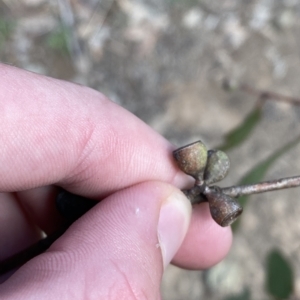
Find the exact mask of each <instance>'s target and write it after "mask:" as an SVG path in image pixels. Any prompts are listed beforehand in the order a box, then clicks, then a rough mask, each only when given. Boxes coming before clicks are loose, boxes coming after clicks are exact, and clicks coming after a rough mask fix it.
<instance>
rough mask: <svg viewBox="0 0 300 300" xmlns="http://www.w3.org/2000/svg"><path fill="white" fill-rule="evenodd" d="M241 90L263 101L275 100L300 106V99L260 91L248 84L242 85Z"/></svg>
mask: <svg viewBox="0 0 300 300" xmlns="http://www.w3.org/2000/svg"><path fill="white" fill-rule="evenodd" d="M239 89H240V90H241V91H244V92H247V93H248V94H250V95H253V96H257V97H258V98H259V99H262V100H274V101H281V102H286V103H289V104H293V105H300V98H295V97H289V96H285V95H281V94H278V93H274V92H269V91H263V90H258V89H255V88H253V87H251V86H250V85H247V84H241V85H240V86H239Z"/></svg>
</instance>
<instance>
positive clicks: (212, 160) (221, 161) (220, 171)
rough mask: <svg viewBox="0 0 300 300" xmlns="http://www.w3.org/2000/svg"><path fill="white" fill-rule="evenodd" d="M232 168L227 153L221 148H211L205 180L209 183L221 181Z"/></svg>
mask: <svg viewBox="0 0 300 300" xmlns="http://www.w3.org/2000/svg"><path fill="white" fill-rule="evenodd" d="M229 168H230V161H229V158H228V156H227V154H226V153H225V152H223V151H221V150H209V151H208V157H207V164H206V169H205V171H204V180H205V182H206V184H207V185H210V184H212V183H215V182H218V181H221V180H222V179H224V178H225V177H226V175H227V174H228V171H229Z"/></svg>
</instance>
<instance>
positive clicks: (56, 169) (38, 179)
mask: <svg viewBox="0 0 300 300" xmlns="http://www.w3.org/2000/svg"><path fill="white" fill-rule="evenodd" d="M0 76H1V82H0V106H1V110H0V114H1V115H0V116H1V118H0V129H1V133H2V134H1V135H0V143H1V145H2V147H1V148H0V166H1V168H0V178H1V180H0V190H2V191H20V190H25V189H30V188H34V187H38V186H43V185H49V184H53V183H59V184H60V185H62V186H64V187H65V188H67V189H68V190H70V191H72V192H74V193H78V194H81V195H84V196H89V197H93V198H99V197H103V196H105V195H107V194H110V193H112V192H114V191H116V190H119V189H122V188H124V187H127V186H130V185H132V184H136V183H138V182H144V181H147V180H161V181H167V182H170V183H173V184H176V185H177V186H178V187H181V186H182V185H183V184H184V183H185V180H183V176H182V174H181V173H179V172H178V169H177V168H176V166H175V165H174V163H173V159H172V158H171V150H172V146H171V145H170V144H169V143H168V142H167V141H166V140H165V139H163V138H162V137H161V136H160V135H159V134H157V133H155V132H154V131H153V130H152V129H151V128H149V127H148V126H147V125H146V124H144V123H143V122H142V121H140V120H139V119H138V118H136V117H135V116H134V115H132V114H131V113H129V112H128V111H126V110H125V109H123V108H121V107H120V106H118V105H116V104H114V103H113V102H111V101H108V100H107V99H106V98H105V97H104V96H103V95H101V94H100V93H98V92H96V91H94V90H92V89H89V88H86V87H82V86H79V85H75V84H72V83H67V82H63V81H60V80H55V79H50V78H46V77H43V76H40V75H37V74H33V73H30V72H26V71H22V70H19V69H16V68H13V67H9V66H5V65H1V66H0ZM16 78H17V79H18V80H16ZM180 174H181V175H180Z"/></svg>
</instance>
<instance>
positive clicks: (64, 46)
mask: <svg viewBox="0 0 300 300" xmlns="http://www.w3.org/2000/svg"><path fill="white" fill-rule="evenodd" d="M69 36H70V33H69V32H68V30H67V29H66V28H64V27H63V26H61V27H59V28H58V29H57V30H56V31H53V32H51V33H50V34H49V36H48V37H47V39H46V44H47V46H48V47H50V48H51V49H53V50H57V51H61V52H62V53H64V54H69V48H68V37H69Z"/></svg>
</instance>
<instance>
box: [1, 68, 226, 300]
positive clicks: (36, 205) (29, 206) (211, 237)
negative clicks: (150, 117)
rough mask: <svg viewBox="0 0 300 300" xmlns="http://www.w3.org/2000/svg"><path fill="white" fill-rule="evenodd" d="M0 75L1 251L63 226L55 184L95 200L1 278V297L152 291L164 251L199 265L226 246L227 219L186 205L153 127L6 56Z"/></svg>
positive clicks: (184, 263)
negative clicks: (223, 222)
mask: <svg viewBox="0 0 300 300" xmlns="http://www.w3.org/2000/svg"><path fill="white" fill-rule="evenodd" d="M0 77H1V82H0V105H1V112H0V113H1V118H0V127H1V134H0V144H1V145H2V147H1V149H0V166H1V168H0V178H1V180H0V191H1V192H2V194H0V197H1V198H0V205H1V210H0V214H1V215H0V216H1V217H0V237H1V241H2V243H1V248H0V258H1V261H2V260H4V259H6V258H7V257H10V256H11V255H12V254H14V253H17V252H19V251H20V250H22V249H24V248H26V247H27V246H29V245H30V244H32V243H34V242H36V241H37V240H39V239H40V237H41V230H43V231H44V232H46V233H47V234H51V233H52V232H54V231H56V230H57V229H58V228H59V227H60V226H61V223H62V219H61V217H60V216H59V214H58V212H57V210H56V209H55V205H54V199H55V195H56V193H57V189H56V186H60V187H63V188H64V189H66V190H68V191H70V192H72V193H74V194H78V195H82V196H85V197H89V198H93V199H95V200H102V201H101V202H100V203H99V204H97V205H96V206H95V207H94V208H93V209H91V210H90V211H89V212H88V213H86V214H85V215H84V216H83V217H82V218H80V219H79V220H78V221H76V222H75V223H74V224H73V225H72V226H71V227H70V228H69V229H68V230H67V232H66V233H65V234H64V235H63V236H62V237H61V238H59V239H58V240H57V241H56V242H55V243H54V244H53V245H52V246H51V247H50V248H49V250H48V251H47V252H45V253H43V254H41V255H39V256H37V257H35V258H34V259H32V260H31V261H29V262H28V263H27V264H25V265H24V266H23V267H21V268H20V269H19V270H17V271H16V272H15V273H14V274H13V275H12V276H11V277H10V278H9V279H7V280H6V281H5V282H4V283H3V284H2V285H1V286H0V295H1V296H2V298H1V299H21V298H22V299H56V298H60V299H70V298H71V297H72V299H82V298H84V299H85V298H87V299H89V298H96V299H107V298H109V299H115V298H119V299H133V298H134V299H143V298H147V299H158V298H159V285H160V280H161V277H162V273H163V270H164V267H165V266H166V265H167V264H168V263H169V262H170V261H171V260H172V262H173V263H174V264H176V265H178V266H181V267H184V268H191V269H203V268H207V267H209V266H211V265H213V264H215V263H216V262H218V261H219V260H221V259H222V258H223V257H224V256H225V255H226V253H227V252H228V249H229V247H230V244H231V231H230V229H229V228H222V227H220V226H218V225H217V224H216V223H215V222H214V221H213V220H212V219H211V216H210V213H209V210H208V207H207V205H206V204H201V205H199V206H195V207H194V208H193V211H192V214H191V207H190V204H189V202H188V201H187V200H186V199H185V198H184V197H183V196H182V194H181V192H180V191H179V190H178V189H180V188H183V187H184V186H185V185H186V183H187V182H186V180H187V179H186V176H185V175H184V174H182V173H181V172H180V171H179V170H178V169H177V167H176V166H175V164H174V163H173V160H172V157H171V153H172V150H173V147H172V146H171V145H170V144H169V143H168V142H167V141H166V140H165V139H163V138H162V137H161V136H160V135H159V134H157V133H155V132H154V131H153V130H152V129H151V128H149V127H148V126H147V125H145V124H144V123H143V122H142V121H140V120H139V119H138V118H136V117H135V116H133V115H132V114H130V113H129V112H128V111H126V110H125V109H123V108H121V107H119V106H118V105H116V104H114V103H113V102H110V101H108V100H107V99H106V98H105V97H104V96H103V95H101V94H100V93H98V92H96V91H94V90H91V89H89V88H86V87H82V86H79V85H75V84H71V83H67V82H63V81H59V80H55V79H50V78H46V77H43V76H39V75H36V74H32V73H29V72H26V71H22V70H19V69H16V68H13V67H9V66H5V65H1V66H0ZM189 224H190V225H189ZM4 279H5V278H3V280H4Z"/></svg>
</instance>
